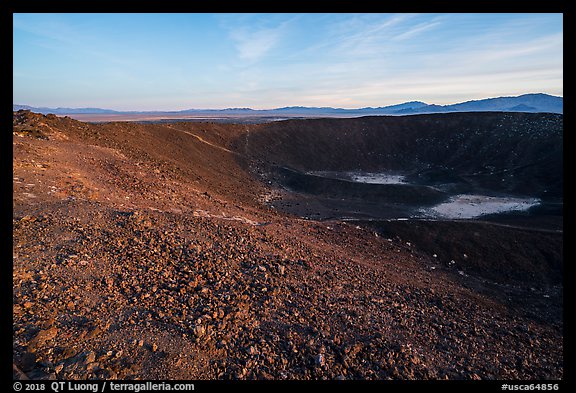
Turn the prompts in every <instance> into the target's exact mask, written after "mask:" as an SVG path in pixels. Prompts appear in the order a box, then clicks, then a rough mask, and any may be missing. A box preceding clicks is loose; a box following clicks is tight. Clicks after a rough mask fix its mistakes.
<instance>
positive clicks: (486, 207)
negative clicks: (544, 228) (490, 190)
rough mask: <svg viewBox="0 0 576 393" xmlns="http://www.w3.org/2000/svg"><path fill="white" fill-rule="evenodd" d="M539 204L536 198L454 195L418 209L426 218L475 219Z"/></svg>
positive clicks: (525, 208)
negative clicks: (441, 201)
mask: <svg viewBox="0 0 576 393" xmlns="http://www.w3.org/2000/svg"><path fill="white" fill-rule="evenodd" d="M539 203H540V200H539V199H537V198H506V197H489V196H485V195H456V196H454V197H452V198H450V200H448V201H447V202H444V203H441V204H439V205H436V206H434V207H432V208H428V209H420V210H419V213H422V214H423V215H424V216H426V217H436V218H449V219H459V218H475V217H479V216H483V215H485V214H495V213H504V212H509V211H522V210H528V209H529V208H531V207H532V206H536V205H538V204H539Z"/></svg>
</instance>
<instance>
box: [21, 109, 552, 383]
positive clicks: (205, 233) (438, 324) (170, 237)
mask: <svg viewBox="0 0 576 393" xmlns="http://www.w3.org/2000/svg"><path fill="white" fill-rule="evenodd" d="M258 127H260V126H258V125H242V126H240V125H238V126H237V125H222V124H208V123H174V124H157V125H152V124H147V125H140V124H126V123H109V124H100V125H90V124H86V123H81V122H77V121H74V120H71V119H67V118H64V119H60V118H56V117H55V116H50V115H48V116H42V115H37V114H33V113H30V112H24V111H20V112H17V113H15V114H14V129H13V132H14V137H13V141H14V143H13V154H14V159H13V180H14V193H13V203H14V205H13V294H14V297H13V318H14V323H13V347H14V354H13V368H14V377H15V378H30V379H561V378H562V377H563V354H562V347H563V333H562V330H563V322H562V317H561V314H559V313H552V314H550V315H547V316H546V317H545V318H542V317H538V315H537V313H534V312H529V311H530V310H529V309H530V307H531V305H532V303H530V301H528V302H527V303H526V302H524V304H522V305H518V304H519V303H521V302H518V301H517V300H518V299H519V298H526V299H532V298H538V303H537V304H538V307H540V308H539V309H543V310H544V309H561V307H562V288H561V286H560V285H556V286H550V285H547V286H541V285H539V284H538V282H524V283H514V286H511V285H512V284H510V285H506V284H505V283H495V282H494V281H490V282H488V281H486V280H481V279H480V278H478V277H472V278H470V277H469V276H470V275H468V274H465V273H464V272H463V271H462V270H460V272H459V270H458V269H456V268H454V267H453V266H452V264H451V263H450V261H447V260H446V261H444V260H439V259H438V258H434V257H433V256H432V255H428V254H427V253H424V252H421V251H420V250H419V249H418V245H417V244H413V243H412V242H410V239H400V238H386V237H383V236H381V235H378V233H376V232H375V231H374V230H373V229H369V228H368V227H360V226H357V225H355V224H349V223H342V222H314V221H307V220H301V219H298V218H294V217H289V216H286V215H283V214H279V213H277V212H275V211H274V209H272V208H270V207H266V206H265V205H263V204H262V201H269V200H270V199H271V198H272V199H273V196H274V192H275V191H274V190H273V189H271V188H267V185H265V184H263V183H262V182H260V181H258V180H257V179H256V177H253V176H252V175H250V173H251V171H252V170H253V169H254V166H256V165H258V163H257V162H256V161H251V160H250V157H246V156H244V153H243V151H241V150H238V149H237V148H234V146H238V145H239V143H238V140H242V139H241V138H242V136H243V135H246V134H248V133H250V132H255V131H257V130H258ZM239 138H240V139H239ZM247 140H248V139H247V138H246V141H247ZM233 142H234V143H233ZM240 145H241V144H240ZM472 279H474V280H475V281H474V285H472V284H471V282H472V281H470V280H472ZM482 283H484V284H485V285H490V290H489V291H488V290H481V289H482V288H484V289H485V288H486V287H482V285H484V284H482ZM526 293H530V297H524V295H525V294H526ZM511 296H516V298H515V299H512V300H516V301H510V300H511ZM543 302H544V304H542V303H543ZM534 304H536V303H534Z"/></svg>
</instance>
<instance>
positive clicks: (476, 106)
mask: <svg viewBox="0 0 576 393" xmlns="http://www.w3.org/2000/svg"><path fill="white" fill-rule="evenodd" d="M563 105H564V99H563V98H562V97H556V96H551V95H548V94H542V93H537V94H524V95H520V96H516V97H497V98H487V99H483V100H474V101H466V102H461V103H458V104H451V105H435V104H426V103H424V102H421V101H411V102H405V103H402V104H397V105H390V106H384V107H377V108H372V107H367V108H359V109H343V108H331V107H320V108H317V107H305V106H290V107H284V108H275V109H251V108H227V109H185V110H181V111H115V110H111V109H101V108H43V107H42V108H36V107H31V106H28V105H12V108H13V110H14V111H18V110H20V109H27V110H30V111H32V112H37V113H43V114H48V113H54V114H57V115H73V114H171V115H178V114H182V115H198V116H227V115H235V116H288V117H295V116H303V117H322V116H328V117H330V116H347V115H350V116H367V115H413V114H422V113H446V112H485V111H488V112H533V113H535V112H548V113H563Z"/></svg>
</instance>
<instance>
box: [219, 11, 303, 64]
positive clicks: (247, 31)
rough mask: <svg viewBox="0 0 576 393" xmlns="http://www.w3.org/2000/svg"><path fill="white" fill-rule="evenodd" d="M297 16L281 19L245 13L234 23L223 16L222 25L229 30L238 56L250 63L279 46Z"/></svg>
mask: <svg viewBox="0 0 576 393" xmlns="http://www.w3.org/2000/svg"><path fill="white" fill-rule="evenodd" d="M296 19H297V17H292V18H288V19H280V20H278V18H273V17H267V16H263V15H254V16H250V15H244V18H240V19H235V20H234V22H233V23H230V22H229V19H228V18H221V21H222V23H221V25H222V26H223V27H224V28H225V29H226V30H228V36H229V37H230V39H231V40H232V41H233V42H234V46H235V49H236V51H237V53H238V58H239V59H240V60H242V61H245V62H248V63H254V62H257V61H259V60H261V59H263V58H264V57H266V55H268V54H269V53H270V52H271V51H272V50H274V49H275V48H276V47H278V46H279V45H280V43H281V41H282V39H283V37H284V36H285V35H286V34H287V33H288V32H289V27H290V25H291V24H292V23H293V22H294V20H296Z"/></svg>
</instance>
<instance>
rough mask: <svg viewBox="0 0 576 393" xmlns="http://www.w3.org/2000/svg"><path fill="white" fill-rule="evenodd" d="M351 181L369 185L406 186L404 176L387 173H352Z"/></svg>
mask: <svg viewBox="0 0 576 393" xmlns="http://www.w3.org/2000/svg"><path fill="white" fill-rule="evenodd" d="M350 177H351V179H352V181H354V182H357V183H369V184H406V182H405V181H404V176H402V175H390V174H387V173H352V174H350Z"/></svg>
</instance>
